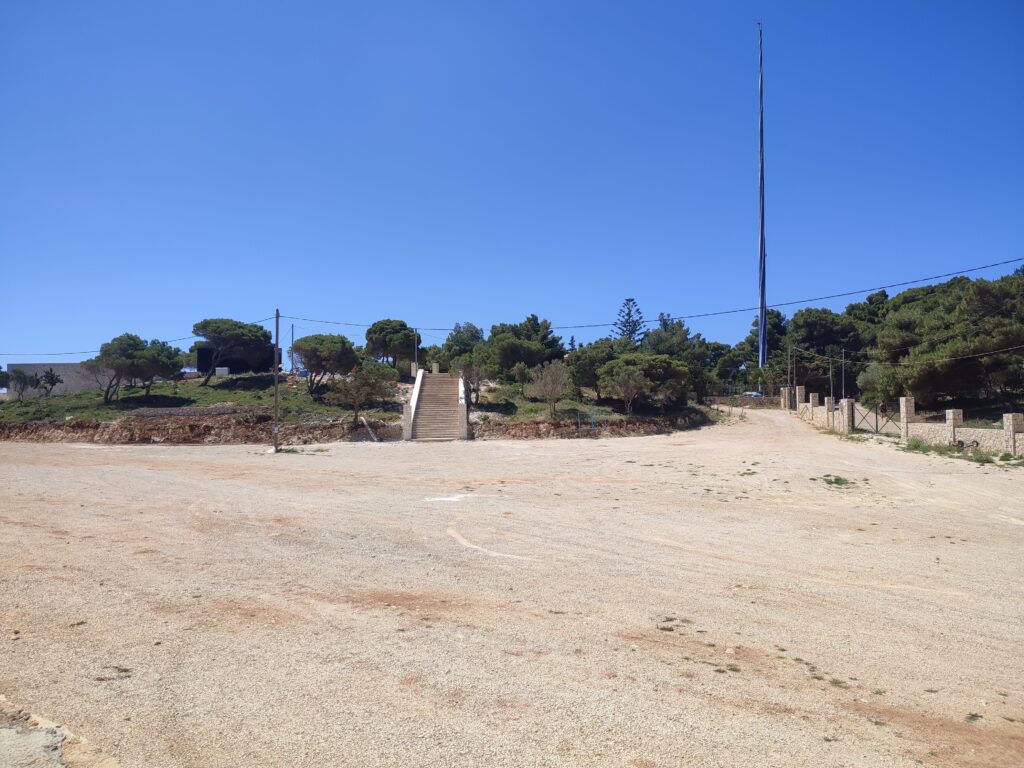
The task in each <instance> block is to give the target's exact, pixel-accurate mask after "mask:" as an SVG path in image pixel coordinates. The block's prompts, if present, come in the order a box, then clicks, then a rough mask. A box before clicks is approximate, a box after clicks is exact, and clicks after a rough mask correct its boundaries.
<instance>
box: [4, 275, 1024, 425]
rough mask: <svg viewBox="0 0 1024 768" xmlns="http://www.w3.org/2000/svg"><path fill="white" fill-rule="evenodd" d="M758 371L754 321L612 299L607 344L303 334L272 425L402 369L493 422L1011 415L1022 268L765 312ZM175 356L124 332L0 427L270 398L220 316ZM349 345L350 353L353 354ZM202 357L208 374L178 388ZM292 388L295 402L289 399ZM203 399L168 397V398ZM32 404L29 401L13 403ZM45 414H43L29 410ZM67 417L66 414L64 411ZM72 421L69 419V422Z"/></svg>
mask: <svg viewBox="0 0 1024 768" xmlns="http://www.w3.org/2000/svg"><path fill="white" fill-rule="evenodd" d="M767 321H768V329H767V336H768V344H769V349H770V355H769V359H768V364H767V366H766V367H765V368H764V369H759V368H758V367H757V366H756V364H754V361H755V360H756V359H757V336H758V333H757V331H758V329H757V321H756V318H755V319H754V322H753V323H752V326H751V329H750V332H749V334H747V336H746V337H745V338H743V339H741V340H740V341H739V342H738V343H736V344H734V345H729V344H725V343H722V342H718V341H711V340H709V339H706V338H704V337H703V336H702V335H701V334H700V333H695V332H693V331H692V330H691V329H690V328H689V327H688V326H687V325H686V323H685V321H684V320H682V319H679V318H675V317H672V316H670V315H668V314H666V313H660V314H658V316H657V319H656V320H653V321H650V320H645V319H644V315H643V312H642V310H641V307H640V305H639V303H638V302H637V301H636V300H635V299H633V298H627V299H626V300H625V301H624V302H623V304H622V306H621V308H620V309H619V312H618V317H617V320H616V321H615V322H614V323H613V324H612V325H610V326H609V329H610V332H609V333H608V334H607V335H606V336H604V337H602V338H599V339H596V340H594V341H591V342H589V343H586V344H580V343H578V342H577V341H576V339H575V337H574V336H572V337H570V339H569V341H568V343H567V344H566V343H563V339H562V337H561V336H560V335H559V334H558V333H557V332H556V331H557V329H556V328H555V327H554V326H553V325H552V323H551V321H550V320H547V319H543V318H540V317H539V316H538V315H536V314H530V315H527V316H526V317H525V318H524V319H523V320H521V321H519V322H506V323H496V324H494V325H492V326H491V327H490V329H489V332H485V331H484V330H483V328H482V327H480V326H478V325H476V324H474V323H472V322H461V323H457V324H456V325H455V326H454V327H453V328H452V330H451V331H450V332H449V333H448V335H447V338H445V339H444V341H443V342H442V343H440V344H435V345H431V346H426V347H424V346H422V338H421V336H420V334H419V333H418V332H417V331H416V330H415V329H414V328H413V327H412V326H410V325H409V324H408V323H407V322H406V321H404V320H400V319H390V318H389V319H385V320H379V321H377V322H375V323H373V324H372V325H370V326H368V327H367V330H366V332H365V335H364V338H363V339H356V340H353V339H349V338H347V337H346V336H344V335H341V334H312V335H309V336H304V337H302V338H299V339H296V340H295V341H294V344H293V346H292V348H291V350H290V352H291V353H292V354H293V355H294V358H295V360H296V361H297V364H298V365H299V366H300V367H301V368H302V369H303V374H304V375H303V377H301V378H293V379H289V385H288V386H289V391H288V395H287V397H286V401H287V402H286V406H285V410H286V416H287V415H288V414H291V413H295V414H299V415H301V414H303V413H314V414H325V415H326V414H332V413H334V414H338V415H341V414H350V415H353V418H355V417H357V416H358V414H359V413H360V412H361V411H363V410H366V409H367V408H370V409H376V410H377V411H379V413H380V414H384V415H387V414H391V416H390V417H394V418H397V415H396V414H397V413H399V412H400V405H399V403H398V399H399V396H400V395H399V393H400V390H399V389H398V386H397V385H398V383H399V381H401V380H403V379H404V380H405V381H406V383H407V384H408V383H409V382H410V381H411V379H410V378H409V372H410V366H409V363H411V362H412V361H414V360H415V361H417V362H419V363H420V365H425V366H429V365H431V364H432V363H437V364H438V365H439V367H440V368H441V370H442V371H451V372H461V374H462V376H463V378H464V380H465V382H466V385H467V388H468V391H469V395H470V400H471V402H472V404H473V405H474V406H475V407H476V408H478V409H480V410H482V411H486V412H491V413H494V414H496V415H498V414H500V415H501V416H502V417H503V418H507V417H513V418H521V419H551V420H557V419H563V418H567V417H573V418H574V417H575V413H576V412H577V411H587V412H591V413H594V412H599V413H604V414H613V413H617V414H620V415H621V416H626V417H629V416H631V415H634V414H646V415H661V414H672V413H676V412H680V411H681V410H682V409H686V408H688V407H689V406H690V405H691V400H694V399H695V400H696V401H697V402H701V401H703V400H704V399H705V398H706V397H708V396H710V395H721V394H735V393H738V392H743V391H750V390H756V391H760V392H763V393H764V394H766V395H773V394H775V393H777V392H778V389H779V387H781V386H785V385H786V384H787V383H793V384H800V385H804V386H806V387H807V389H808V391H813V392H818V393H820V394H824V395H827V394H829V393H832V394H833V395H834V396H836V397H839V396H841V395H842V394H846V395H849V396H855V397H858V398H860V399H861V400H863V401H865V402H868V403H873V402H880V401H890V402H891V401H892V400H893V399H895V398H897V397H899V396H901V395H904V394H909V395H913V396H914V397H915V398H917V401H918V404H919V406H921V407H923V408H938V407H943V406H946V407H962V406H963V405H965V404H967V405H969V406H970V407H976V408H985V407H991V408H993V409H1020V407H1021V406H1022V404H1024V269H1018V270H1017V271H1016V272H1015V273H1013V274H1011V275H1006V276H1004V277H1001V278H998V279H995V280H982V279H976V280H971V279H969V278H967V277H956V278H953V279H951V280H948V281H946V282H942V283H938V284H935V285H929V286H922V287H918V288H910V289H907V290H905V291H902V292H900V293H898V294H896V295H893V296H890V295H889V294H887V293H886V292H885V291H878V292H876V293H872V294H870V295H867V296H866V297H865V298H864V299H863V300H861V301H858V302H854V303H851V304H849V305H848V306H847V307H846V308H845V309H844V310H843V311H842V312H835V311H833V310H830V309H825V308H820V307H806V308H802V309H798V310H797V311H795V312H794V313H793V314H792V315H790V316H788V317H787V316H786V315H784V314H783V313H781V312H780V311H778V310H777V309H770V310H769V311H768V313H767ZM193 332H194V334H195V336H196V337H197V341H196V343H195V344H193V346H192V348H191V350H190V351H189V352H188V353H185V352H183V351H182V350H180V349H178V348H177V347H174V346H173V345H171V344H169V343H167V342H163V341H160V340H157V339H153V340H149V341H147V340H145V339H143V338H142V337H141V336H138V335H135V334H132V333H124V334H121V335H119V336H117V337H115V338H113V339H111V340H110V341H107V342H105V343H103V344H102V345H101V346H100V351H99V353H98V354H97V355H96V356H95V357H94V358H92V359H90V360H87V361H85V362H84V363H83V367H84V368H85V369H86V370H87V371H89V372H90V373H91V375H92V376H93V378H94V380H95V382H96V391H95V392H93V393H75V394H74V395H53V396H52V397H47V395H50V393H51V392H52V390H53V389H54V387H55V386H57V384H59V383H60V382H59V381H58V378H59V377H57V376H56V374H54V373H53V372H52V371H50V372H44V373H43V374H41V375H35V374H27V373H25V372H22V371H18V370H11V371H6V372H3V373H2V379H0V381H2V382H3V383H4V384H5V385H6V386H7V387H8V389H9V392H10V395H9V402H8V403H6V404H5V405H4V406H3V407H2V409H0V421H5V420H6V421H10V420H18V421H21V420H26V419H33V418H38V419H44V420H45V419H53V420H59V419H62V418H65V417H68V416H69V415H74V414H76V413H86V412H87V413H88V414H89V415H90V416H91V417H96V418H99V417H100V415H101V412H102V410H103V409H109V410H126V409H132V408H138V407H173V406H175V405H189V404H196V403H216V402H219V401H220V400H221V399H226V398H228V397H230V398H233V400H232V401H233V402H236V401H238V400H239V399H242V393H243V392H245V393H247V394H246V397H248V398H249V399H257V400H258V399H259V397H260V395H259V394H258V393H259V392H260V391H264V390H265V389H266V388H267V387H270V386H272V382H273V376H272V374H270V373H266V371H269V370H271V369H270V365H271V364H272V360H273V346H272V343H271V338H270V334H269V332H268V331H267V330H266V329H264V328H263V327H262V326H260V325H257V324H251V323H242V322H239V321H236V320H232V319H229V318H213V319H206V320H202V321H200V322H198V323H196V324H195V326H194V329H193ZM359 341H362V342H363V343H362V344H359V343H358V342H359ZM200 354H205V355H206V356H207V357H206V360H207V361H208V362H209V366H208V368H209V370H208V371H207V372H206V374H205V376H202V377H201V379H200V380H198V381H194V382H186V381H184V379H187V378H189V377H194V376H196V375H197V374H195V373H191V374H186V373H185V372H184V371H185V368H186V367H188V366H191V367H193V368H194V367H195V365H196V361H197V357H198V355H200ZM228 362H230V364H231V368H232V372H233V373H244V372H245V371H253V372H254V373H253V375H252V377H251V382H250V384H246V385H244V386H243V385H242V384H238V383H235V384H229V383H228V382H225V381H218V382H217V383H214V382H213V381H212V376H213V372H214V369H215V368H216V367H217V366H218V365H221V364H226V363H228ZM296 384H297V385H298V386H299V388H301V390H302V394H301V395H300V394H299V393H298V392H297V391H292V390H294V389H295V388H296ZM195 385H198V386H199V387H200V388H205V389H212V390H214V391H212V392H210V393H208V394H203V395H201V396H200V395H199V394H198V392H197V391H195V390H192V391H193V394H192V395H190V396H189V397H187V398H186V397H183V396H182V395H181V394H180V393H181V392H182V391H183V389H182V388H183V387H194V386H195ZM32 392H36V393H38V394H40V395H43V397H38V398H28V397H26V394H27V393H32ZM41 401H45V402H41ZM72 402H74V403H75V404H76V405H75V406H74V407H73V408H72V406H71V405H70V404H71V403H72ZM76 409H77V410H76Z"/></svg>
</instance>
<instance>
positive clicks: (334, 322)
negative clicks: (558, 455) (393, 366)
mask: <svg viewBox="0 0 1024 768" xmlns="http://www.w3.org/2000/svg"><path fill="white" fill-rule="evenodd" d="M1020 262H1024V257H1021V258H1016V259H1006V260H1005V261H997V262H993V263H992V264H983V265H981V266H978V267H969V268H967V269H960V270H957V271H955V272H946V273H944V274H941V275H931V276H929V277H919V278H916V279H913V280H903V281H901V282H898V283H889V284H888V285H879V286H875V287H874V288H860V289H858V290H855V291H844V292H843V293H833V294H829V295H827V296H815V297H813V298H808V299H795V300H793V301H783V302H778V303H776V304H769V305H768V307H769V308H770V309H778V308H779V307H791V306H794V305H796V304H810V303H812V302H815V301H828V300H829V299H838V298H844V297H846V296H856V295H859V294H862V293H874V292H875V291H883V290H887V289H889V288H901V287H903V286H907V285H916V284H918V283H926V282H928V281H930V280H942V279H943V278H948V277H958V276H960V275H966V274H969V273H971V272H980V271H982V270H985V269H992V268H994V267H1003V266H1007V265H1009V264H1018V263H1020ZM759 309H760V306H756V307H741V308H739V309H723V310H718V311H715V312H699V313H695V314H691V315H673V316H670V317H665V318H659V319H657V320H644V321H643V322H644V324H645V325H650V324H653V323H658V322H661V320H670V321H671V320H695V319H699V318H704V317H720V316H722V315H734V314H738V313H740V312H756V311H758V310H759ZM281 317H282V318H287V319H288V320H298V321H301V322H306V323H321V324H323V325H342V326H349V327H352V328H369V327H370V326H371V325H372V323H353V322H347V321H342V320H318V319H315V318H311V317H297V316H294V315H281ZM273 319H274V318H273V316H271V317H265V318H263V319H262V320H256V321H254V322H253V323H251V324H253V325H255V324H258V323H265V322H267V321H268V320H273ZM614 325H615V322H614V321H613V322H609V323H583V324H578V325H553V326H551V330H553V331H568V330H579V329H585V328H611V327H612V326H614ZM416 330H418V331H437V332H450V331H452V330H454V328H421V327H418V326H417V327H416ZM197 338H200V337H199V336H182V337H181V338H178V339H169V340H168V343H171V342H175V341H188V340H189V339H197ZM98 352H99V350H98V349H91V350H84V351H79V352H0V357H60V356H65V355H94V354H97V353H98Z"/></svg>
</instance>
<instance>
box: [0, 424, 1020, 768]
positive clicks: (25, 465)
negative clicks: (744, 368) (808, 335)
mask: <svg viewBox="0 0 1024 768" xmlns="http://www.w3.org/2000/svg"><path fill="white" fill-rule="evenodd" d="M835 478H841V479H843V480H846V481H848V482H847V484H845V485H843V484H841V483H839V484H835V483H838V482H839V481H836V480H835ZM829 480H832V482H831V483H830V482H828V481H829ZM1022 490H1024V470H1021V469H998V468H995V467H991V466H978V465H974V464H971V463H969V462H965V461H960V460H955V459H941V458H935V457H929V456H921V455H917V454H908V453H904V452H901V451H899V450H898V449H896V448H895V447H894V446H893V445H891V444H875V443H858V442H852V441H849V440H842V439H839V438H837V437H835V436H830V435H823V434H819V433H817V432H816V431H814V430H813V429H812V428H811V427H809V426H807V425H806V424H804V423H802V422H800V421H798V420H796V419H794V418H792V417H788V416H787V415H785V414H782V413H778V412H768V411H762V412H751V413H749V414H748V415H746V416H745V417H744V418H743V419H742V420H741V419H738V418H737V419H733V420H732V421H731V422H730V423H728V424H724V425H719V426H715V427H711V428H707V429H703V430H700V431H696V432H682V433H677V434H674V435H670V436H662V437H644V438H623V439H616V440H560V441H554V440H553V441H530V442H526V441H523V442H512V441H493V442H478V443H435V444H410V443H393V444H377V445H374V444H332V445H329V446H322V447H317V448H304V449H302V452H301V453H285V454H280V455H277V456H273V455H267V454H266V453H265V451H264V449H263V448H260V447H258V446H223V447H165V446H153V447H137V446H124V447H119V446H97V445H88V444H72V445H52V444H50V445H44V444H9V443H8V444H0V694H4V695H6V697H7V700H8V701H7V704H6V708H7V709H8V710H10V709H11V708H12V707H15V706H16V707H21V708H24V709H25V710H26V711H31V712H33V713H36V714H38V715H40V716H42V717H45V718H48V719H49V720H51V721H54V722H56V723H60V724H62V725H64V726H66V727H67V728H69V729H70V730H72V731H74V732H75V733H76V734H78V735H79V736H80V737H84V738H85V739H87V740H88V743H89V744H91V745H93V747H94V748H95V749H97V750H101V751H102V753H103V754H105V755H107V756H109V758H110V759H109V760H108V761H107V762H102V760H101V759H99V758H96V760H99V762H95V761H94V762H91V763H89V764H95V765H103V766H113V765H115V764H118V765H121V766H156V767H159V768H174V767H177V766H180V767H182V768H185V767H186V766H187V767H189V768H193V767H195V766H232V767H235V766H402V767H403V768H413V767H415V766H633V767H634V768H656V767H657V768H661V767H664V766H722V767H723V768H736V767H737V766H760V767H766V766H780V767H782V766H785V767H787V768H788V767H790V766H816V767H817V766H871V768H879V767H880V766H915V765H928V766H968V767H974V766H1014V765H1024V661H1022V638H1024V556H1022V544H1024V496H1022ZM0 722H2V720H0ZM3 730H4V728H0V732H2V731H3ZM7 730H8V731H10V727H8V728H7ZM3 735H4V734H3V733H0V736H3ZM8 741H9V740H5V739H4V738H0V750H3V749H4V745H5V744H8ZM8 749H13V747H10V746H8ZM10 754H13V752H9V753H8V758H7V759H8V762H7V763H5V762H4V760H5V758H4V755H3V753H2V752H0V764H4V765H6V764H10V760H11V758H10ZM54 759H55V760H56V757H55V758H54ZM115 760H116V763H115V762H114V761H115ZM69 763H71V764H74V760H73V759H71V760H69ZM42 764H43V763H40V765H42ZM54 764H58V763H54ZM82 764H85V763H82Z"/></svg>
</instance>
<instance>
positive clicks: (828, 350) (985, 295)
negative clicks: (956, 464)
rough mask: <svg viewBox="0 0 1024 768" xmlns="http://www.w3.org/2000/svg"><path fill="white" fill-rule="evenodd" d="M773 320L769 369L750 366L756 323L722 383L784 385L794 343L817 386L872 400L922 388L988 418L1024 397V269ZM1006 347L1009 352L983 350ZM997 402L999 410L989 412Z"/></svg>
mask: <svg viewBox="0 0 1024 768" xmlns="http://www.w3.org/2000/svg"><path fill="white" fill-rule="evenodd" d="M768 323H769V324H768V329H767V330H768V340H769V349H770V350H771V354H770V356H769V364H768V366H767V368H766V369H764V370H763V371H759V370H757V369H753V368H752V367H751V366H749V365H744V363H745V362H746V361H750V360H754V359H756V352H757V333H756V331H757V329H756V322H755V324H754V328H753V329H752V330H751V334H750V335H749V336H748V337H747V338H746V339H745V340H744V341H742V342H740V343H739V344H737V345H736V347H734V348H733V349H732V350H730V351H729V352H727V353H726V354H725V355H723V356H722V357H721V358H720V359H719V360H718V362H717V364H716V365H715V366H714V371H713V373H714V378H715V379H717V380H718V382H720V383H721V384H722V385H725V386H731V387H732V388H734V389H738V388H740V387H745V388H747V389H753V388H756V386H757V385H765V386H767V388H768V390H769V391H774V390H775V388H776V387H778V386H780V385H782V384H784V383H785V382H786V380H787V379H786V377H787V372H788V361H787V350H789V349H790V348H792V349H793V350H794V351H793V355H794V357H795V377H796V381H797V382H799V383H801V384H804V385H806V386H807V391H808V392H824V393H828V392H829V391H835V392H841V391H843V390H844V389H845V391H846V392H847V393H859V397H860V399H861V400H863V401H864V402H867V403H875V402H880V401H883V400H889V401H891V400H892V399H894V398H896V397H899V396H901V395H913V396H914V397H915V398H916V400H917V403H918V405H919V407H932V406H938V405H945V406H946V407H954V406H960V407H966V408H969V409H970V410H971V411H972V412H976V413H978V414H979V415H981V416H983V417H987V416H989V415H991V416H998V415H999V413H1003V412H1006V411H1008V410H1015V409H1017V408H1019V407H1020V406H1021V404H1022V402H1024V349H1009V348H1012V347H1019V346H1021V345H1024V274H1022V273H1021V271H1020V270H1018V271H1017V272H1015V273H1014V274H1011V275H1006V276H1004V277H1001V278H999V279H997V280H971V279H969V278H966V277H957V278H954V279H952V280H948V281H946V282H944V283H938V284H936V285H930V286H924V287H921V288H911V289H909V290H906V291H903V292H902V293H900V294H898V295H896V296H893V297H890V296H889V295H888V294H887V293H886V292H885V291H879V292H877V293H873V294H871V295H869V296H867V297H866V298H865V300H864V301H862V302H857V303H854V304H850V305H849V306H847V307H846V309H845V310H844V311H843V312H841V313H837V312H833V311H831V310H828V309H820V308H807V309H801V310H798V311H797V312H795V313H794V314H793V316H792V317H791V318H789V319H787V318H786V317H784V316H783V315H782V314H781V313H779V312H778V311H777V310H769V315H768ZM1002 349H1008V350H1009V351H1007V352H1003V353H1000V354H985V355H984V356H981V357H977V356H976V355H980V354H981V353H989V352H992V351H996V350H1002ZM830 358H831V371H830ZM844 361H845V364H844ZM929 361H936V362H929ZM844 375H845V380H844V378H843V377H844ZM990 406H991V407H992V408H991V413H989V412H985V413H982V412H981V411H982V409H986V408H987V407H990Z"/></svg>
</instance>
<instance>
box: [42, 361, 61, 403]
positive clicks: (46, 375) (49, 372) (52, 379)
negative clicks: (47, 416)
mask: <svg viewBox="0 0 1024 768" xmlns="http://www.w3.org/2000/svg"><path fill="white" fill-rule="evenodd" d="M63 383H64V377H63V376H61V375H60V374H59V373H57V372H56V371H55V370H53V368H47V369H46V370H45V371H43V373H42V375H41V376H40V377H39V388H40V389H41V390H43V397H49V396H50V393H51V392H53V389H54V387H56V386H58V385H60V384H63Z"/></svg>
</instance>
